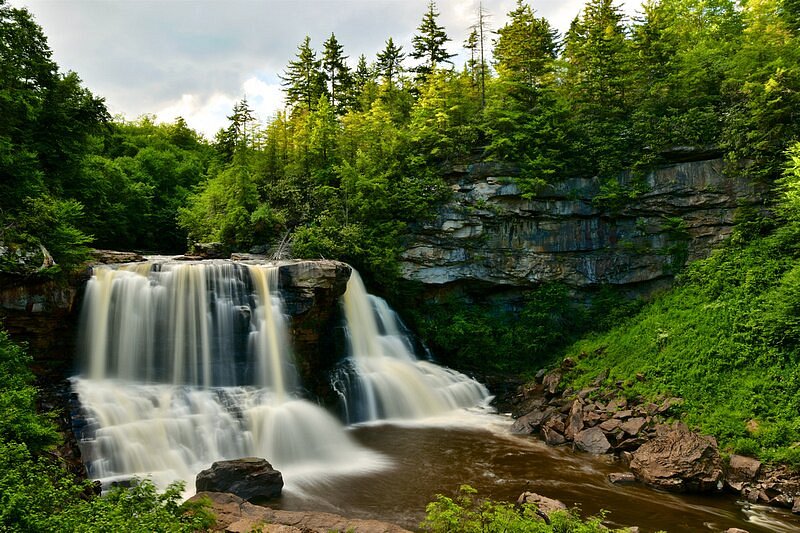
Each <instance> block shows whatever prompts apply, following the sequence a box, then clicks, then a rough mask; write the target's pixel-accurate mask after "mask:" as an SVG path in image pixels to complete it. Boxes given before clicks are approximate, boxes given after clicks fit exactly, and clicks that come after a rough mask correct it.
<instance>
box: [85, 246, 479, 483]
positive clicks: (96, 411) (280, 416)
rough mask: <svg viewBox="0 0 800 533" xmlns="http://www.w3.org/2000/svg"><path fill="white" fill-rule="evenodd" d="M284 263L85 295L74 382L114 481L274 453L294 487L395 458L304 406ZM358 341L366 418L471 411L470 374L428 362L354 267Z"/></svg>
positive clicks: (117, 277)
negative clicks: (282, 277) (282, 289)
mask: <svg viewBox="0 0 800 533" xmlns="http://www.w3.org/2000/svg"><path fill="white" fill-rule="evenodd" d="M277 273H278V269H277V267H275V266H265V265H244V264H238V263H232V262H222V261H214V262H194V263H192V262H188V263H187V262H169V261H166V262H151V263H142V264H133V265H123V266H121V267H119V268H111V267H97V268H96V269H95V272H94V276H93V277H92V279H91V280H90V281H89V283H88V285H87V289H86V295H85V302H84V308H83V315H82V320H81V323H82V327H81V341H80V351H81V354H82V369H83V370H82V373H81V375H79V376H77V377H75V378H73V380H72V381H73V388H74V390H75V392H77V394H78V397H79V399H80V403H81V406H82V409H83V411H84V412H85V420H86V427H85V428H84V430H83V431H82V435H81V448H82V450H83V454H84V460H85V461H86V463H87V467H88V469H89V473H90V476H91V477H93V478H95V479H100V480H101V481H103V483H104V485H108V484H109V483H111V482H113V481H115V480H122V479H126V478H130V477H132V476H138V477H148V476H149V477H151V478H152V479H153V480H154V482H156V483H157V484H158V485H160V486H165V485H166V484H168V483H170V482H172V481H175V480H184V481H185V482H186V485H187V489H189V491H191V489H192V488H193V486H194V476H195V475H196V474H197V472H199V471H200V470H202V469H203V468H206V467H208V465H210V463H212V462H213V461H216V460H220V459H231V458H236V457H244V456H259V457H265V458H267V459H268V460H269V461H270V462H272V463H273V465H274V466H275V467H276V468H278V469H280V470H282V471H283V473H284V476H285V478H286V479H287V487H289V488H291V482H292V479H303V477H304V475H305V474H309V475H310V474H312V473H315V475H319V473H320V472H324V473H325V474H331V473H333V474H335V473H356V472H369V471H374V470H376V469H381V468H385V467H386V466H387V465H388V461H387V460H386V459H385V458H384V457H383V456H381V455H380V454H378V453H375V452H373V451H370V450H368V449H366V448H364V447H362V446H359V445H358V444H356V443H355V442H354V441H353V440H352V438H351V436H350V435H349V433H348V432H347V431H346V430H345V428H344V426H342V424H341V423H340V422H339V421H338V420H337V419H336V418H335V417H333V416H332V415H330V414H329V413H328V412H327V411H326V410H324V409H323V408H321V407H319V406H317V405H316V404H314V403H311V402H310V401H308V400H306V399H303V398H302V397H301V394H302V389H301V388H300V381H299V378H298V375H297V372H296V370H295V368H294V363H293V358H292V354H291V350H290V342H289V341H290V339H289V338H288V328H287V324H286V317H285V313H284V310H283V307H282V305H283V302H282V299H281V297H280V293H279V291H278V276H277ZM343 305H344V309H345V314H346V318H347V330H348V332H349V333H348V337H349V339H350V340H351V345H352V350H351V361H352V363H353V364H352V368H353V369H354V372H353V373H352V374H351V376H350V378H351V379H352V382H353V383H354V384H355V385H356V386H355V387H353V388H352V390H346V391H344V395H345V403H346V404H347V405H348V406H352V407H350V410H351V411H352V412H353V413H363V414H364V415H361V414H360V415H359V417H358V418H357V419H355V420H357V421H361V420H377V419H380V418H421V417H427V416H432V415H439V414H442V413H445V412H447V411H452V410H454V409H457V408H461V407H473V406H476V405H477V404H479V403H480V402H481V401H483V400H484V399H485V398H486V397H487V396H488V394H487V392H486V389H485V388H484V387H483V386H482V385H480V384H478V383H477V382H475V381H473V380H472V379H470V378H468V377H466V376H464V375H463V374H459V373H457V372H454V371H452V370H448V369H444V368H441V367H438V366H436V365H434V364H432V363H429V362H427V361H418V360H417V359H416V358H415V357H414V355H413V352H412V350H411V347H410V343H409V341H408V339H407V338H406V336H405V335H403V334H402V333H401V331H400V329H399V327H398V321H397V319H396V317H395V316H394V312H393V311H391V309H389V307H388V305H386V303H385V302H384V301H383V300H380V299H377V298H375V297H371V296H369V295H368V294H367V293H366V291H365V290H364V286H363V284H362V283H361V280H360V278H359V277H358V274H357V273H356V272H355V271H353V274H352V276H351V281H350V282H349V283H348V289H347V292H346V294H345V296H344V298H343Z"/></svg>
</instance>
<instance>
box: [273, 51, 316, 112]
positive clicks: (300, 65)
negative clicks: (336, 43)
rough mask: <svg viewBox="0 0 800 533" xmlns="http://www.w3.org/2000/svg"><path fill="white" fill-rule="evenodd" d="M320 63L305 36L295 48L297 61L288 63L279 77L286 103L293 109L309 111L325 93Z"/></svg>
mask: <svg viewBox="0 0 800 533" xmlns="http://www.w3.org/2000/svg"><path fill="white" fill-rule="evenodd" d="M321 69H322V62H321V61H320V60H319V59H317V53H316V52H315V51H314V49H313V48H311V38H310V37H308V36H306V38H305V39H304V40H303V43H302V44H301V45H300V46H298V47H297V59H295V60H294V61H290V62H289V65H288V66H287V67H286V72H285V73H284V75H283V76H281V80H282V82H283V86H284V88H285V89H284V90H285V91H286V101H287V103H288V104H289V105H291V106H293V107H297V106H300V107H303V108H305V109H306V110H307V111H311V110H312V109H313V108H314V106H315V105H316V104H317V102H318V101H319V97H320V96H321V95H323V94H324V93H325V78H324V75H323V73H322V70H321Z"/></svg>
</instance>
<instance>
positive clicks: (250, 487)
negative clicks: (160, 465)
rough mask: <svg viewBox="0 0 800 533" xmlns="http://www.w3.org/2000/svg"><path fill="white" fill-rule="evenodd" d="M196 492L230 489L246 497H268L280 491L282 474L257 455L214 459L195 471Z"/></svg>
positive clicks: (227, 490)
mask: <svg viewBox="0 0 800 533" xmlns="http://www.w3.org/2000/svg"><path fill="white" fill-rule="evenodd" d="M195 487H196V488H197V491H198V492H204V491H205V492H230V493H231V494H235V495H236V496H238V497H240V498H242V499H244V500H247V501H252V500H271V499H274V498H277V497H278V496H280V495H281V490H283V476H282V475H281V473H280V472H278V471H277V470H275V469H274V468H272V465H271V464H269V462H267V461H266V459H261V458H258V457H245V458H242V459H234V460H231V461H217V462H215V463H214V464H212V465H211V468H209V469H206V470H203V471H202V472H200V473H199V474H197V478H196V480H195Z"/></svg>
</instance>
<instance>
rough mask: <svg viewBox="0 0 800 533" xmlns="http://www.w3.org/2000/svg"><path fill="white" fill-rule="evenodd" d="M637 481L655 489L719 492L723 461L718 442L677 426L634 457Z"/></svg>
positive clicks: (643, 446)
mask: <svg viewBox="0 0 800 533" xmlns="http://www.w3.org/2000/svg"><path fill="white" fill-rule="evenodd" d="M631 470H632V471H633V473H634V474H635V475H636V478H637V479H638V480H639V481H642V482H643V483H646V484H648V485H651V486H654V487H656V488H660V489H664V490H669V491H678V492H708V491H712V490H717V489H718V488H719V485H720V481H721V480H722V458H721V457H720V455H719V451H718V450H717V443H716V441H715V440H714V439H713V438H712V437H705V436H701V435H698V434H697V433H694V432H691V431H689V430H688V429H687V428H686V427H685V426H682V425H676V426H675V427H674V428H672V429H671V430H670V431H668V432H666V433H664V434H662V435H659V436H657V437H656V438H654V439H653V440H650V441H648V442H646V443H645V444H643V445H642V446H641V447H640V448H639V449H638V450H637V451H636V452H635V453H634V454H633V460H632V461H631Z"/></svg>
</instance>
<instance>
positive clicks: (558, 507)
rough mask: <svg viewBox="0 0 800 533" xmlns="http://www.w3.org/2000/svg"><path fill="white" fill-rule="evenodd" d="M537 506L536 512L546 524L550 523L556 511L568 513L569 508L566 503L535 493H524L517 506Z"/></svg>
mask: <svg viewBox="0 0 800 533" xmlns="http://www.w3.org/2000/svg"><path fill="white" fill-rule="evenodd" d="M523 504H529V505H535V506H536V511H537V514H538V515H539V516H541V517H542V518H544V520H545V522H547V523H548V524H549V523H550V515H551V514H552V513H553V512H555V511H566V510H567V506H566V505H564V502H561V501H559V500H554V499H553V498H548V497H547V496H542V495H541V494H536V493H535V492H523V493H522V494H520V495H519V498H517V505H523Z"/></svg>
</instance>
